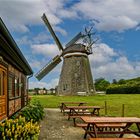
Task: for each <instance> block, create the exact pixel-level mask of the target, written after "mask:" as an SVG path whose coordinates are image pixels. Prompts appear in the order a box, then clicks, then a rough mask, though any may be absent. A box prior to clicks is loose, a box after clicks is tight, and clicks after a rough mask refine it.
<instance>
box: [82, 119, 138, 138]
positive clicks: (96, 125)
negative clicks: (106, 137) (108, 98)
mask: <svg viewBox="0 0 140 140" xmlns="http://www.w3.org/2000/svg"><path fill="white" fill-rule="evenodd" d="M81 119H82V120H83V121H84V123H86V124H87V127H84V130H85V135H84V138H86V136H87V134H89V135H90V136H91V137H93V136H94V137H95V138H97V137H98V134H120V135H119V137H123V135H124V134H130V133H133V134H136V135H138V136H140V118H136V117H89V116H83V117H81ZM133 124H135V125H136V126H137V131H134V130H131V129H130V127H131V126H132V125H133ZM101 127H110V128H112V127H113V128H122V129H119V130H117V131H112V130H110V129H103V130H100V128H101Z"/></svg>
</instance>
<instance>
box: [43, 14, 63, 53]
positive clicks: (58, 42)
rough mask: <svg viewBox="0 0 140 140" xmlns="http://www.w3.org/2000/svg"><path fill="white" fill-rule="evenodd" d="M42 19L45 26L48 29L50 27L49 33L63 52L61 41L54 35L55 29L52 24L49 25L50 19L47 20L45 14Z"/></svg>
mask: <svg viewBox="0 0 140 140" xmlns="http://www.w3.org/2000/svg"><path fill="white" fill-rule="evenodd" d="M42 19H43V21H44V22H45V24H46V25H47V27H48V29H49V31H50V33H51V35H52V37H53V39H54V40H55V42H56V44H57V46H58V48H59V50H62V51H63V47H62V44H61V43H60V41H59V39H58V38H57V36H56V34H55V33H54V31H53V29H52V27H51V24H50V23H49V21H48V19H47V17H46V15H45V14H43V16H42Z"/></svg>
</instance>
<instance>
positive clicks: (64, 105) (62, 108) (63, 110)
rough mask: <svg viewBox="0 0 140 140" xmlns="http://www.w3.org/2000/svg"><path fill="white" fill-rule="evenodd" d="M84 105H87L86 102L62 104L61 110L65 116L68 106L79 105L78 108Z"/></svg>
mask: <svg viewBox="0 0 140 140" xmlns="http://www.w3.org/2000/svg"><path fill="white" fill-rule="evenodd" d="M84 104H87V103H86V102H61V103H60V110H61V112H63V114H65V110H68V108H67V105H69V106H70V105H77V106H82V105H84Z"/></svg>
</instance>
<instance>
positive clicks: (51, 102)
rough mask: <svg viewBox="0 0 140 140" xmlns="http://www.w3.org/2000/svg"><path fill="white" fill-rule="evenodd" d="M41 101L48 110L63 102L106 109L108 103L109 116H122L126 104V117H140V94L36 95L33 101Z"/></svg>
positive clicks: (102, 113)
mask: <svg viewBox="0 0 140 140" xmlns="http://www.w3.org/2000/svg"><path fill="white" fill-rule="evenodd" d="M35 99H37V100H39V101H40V102H41V104H42V105H43V106H44V107H46V108H57V107H58V106H59V104H60V103H61V102H62V101H70V102H71V101H72V102H74V101H83V102H87V103H88V105H99V106H102V107H104V105H105V101H106V102H107V116H122V105H123V104H124V106H125V108H124V115H125V116H131V117H133V116H135V117H140V94H133V95H132V94H128V95H127V94H122V95H121V94H115V95H95V96H84V97H83V96H53V95H34V96H32V100H35ZM100 114H101V115H105V109H101V111H100Z"/></svg>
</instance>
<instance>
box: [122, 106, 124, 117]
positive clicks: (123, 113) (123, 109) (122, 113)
mask: <svg viewBox="0 0 140 140" xmlns="http://www.w3.org/2000/svg"><path fill="white" fill-rule="evenodd" d="M122 117H124V104H122Z"/></svg>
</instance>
